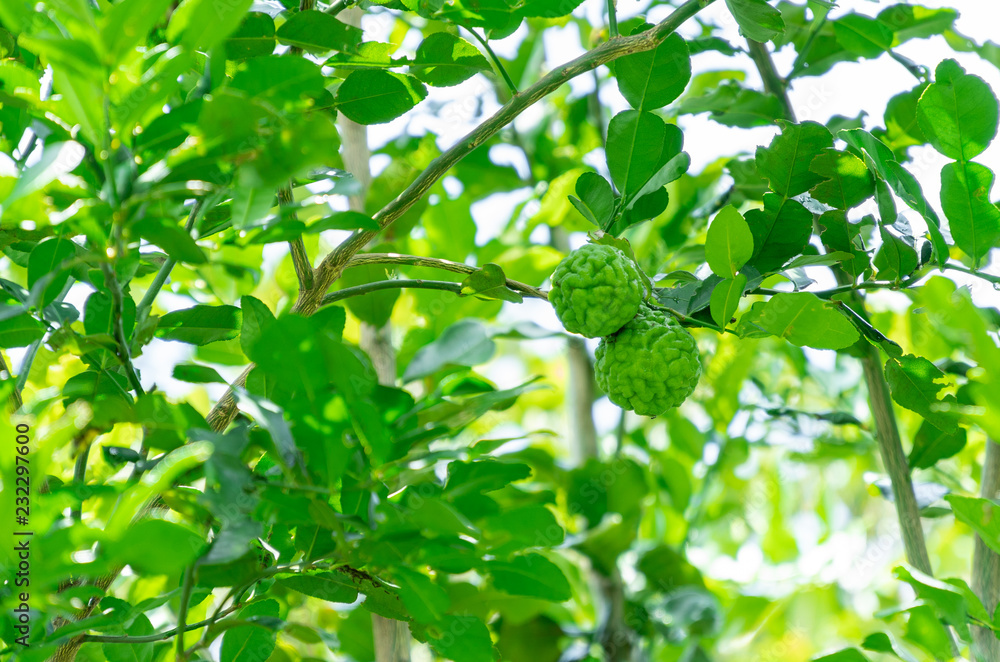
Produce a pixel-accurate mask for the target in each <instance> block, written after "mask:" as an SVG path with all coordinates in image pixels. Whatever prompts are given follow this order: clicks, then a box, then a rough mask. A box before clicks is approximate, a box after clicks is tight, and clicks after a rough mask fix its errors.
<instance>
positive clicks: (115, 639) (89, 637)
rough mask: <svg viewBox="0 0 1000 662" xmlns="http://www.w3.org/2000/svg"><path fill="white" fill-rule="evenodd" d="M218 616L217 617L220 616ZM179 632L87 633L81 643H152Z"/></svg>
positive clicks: (200, 625)
mask: <svg viewBox="0 0 1000 662" xmlns="http://www.w3.org/2000/svg"><path fill="white" fill-rule="evenodd" d="M241 606H244V605H233V606H231V607H230V608H229V609H227V610H225V611H224V612H222V614H220V616H219V617H222V616H228V615H229V614H231V613H233V612H234V611H236V610H237V609H239V608H240V607H241ZM219 617H216V618H219ZM215 620H216V619H215V618H206V619H205V620H203V621H198V622H197V623H188V624H187V625H185V626H184V631H185V632H190V631H191V630H197V629H198V628H203V627H205V626H206V625H211V624H212V623H214V622H215ZM177 633H178V628H171V629H169V630H165V631H163V632H159V633H156V634H145V635H136V636H131V635H111V634H85V635H82V636H81V637H80V643H83V644H85V643H87V642H99V643H105V644H150V643H153V642H156V641H164V640H166V639H171V638H173V637H174V636H176V635H177Z"/></svg>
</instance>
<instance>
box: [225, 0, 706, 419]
mask: <svg viewBox="0 0 1000 662" xmlns="http://www.w3.org/2000/svg"><path fill="white" fill-rule="evenodd" d="M714 1H715V0H688V1H687V2H685V3H684V4H683V5H681V6H680V7H678V8H677V9H675V10H674V12H673V13H671V14H670V16H668V17H667V18H665V19H664V20H663V21H661V22H660V23H658V24H657V25H656V26H655V27H654V28H652V29H651V30H646V31H645V32H640V33H639V34H636V35H632V36H629V37H619V38H618V39H612V40H611V41H608V42H606V43H604V44H601V45H600V46H597V47H596V48H594V49H593V50H591V51H588V52H587V53H584V54H583V55H581V56H580V57H578V58H576V59H575V60H572V61H570V62H568V63H567V64H565V65H563V66H562V67H560V68H558V69H556V70H555V71H552V72H550V73H549V74H548V75H546V76H544V77H543V78H542V79H541V80H540V81H538V82H537V83H535V84H534V85H532V86H531V87H529V88H527V89H526V90H524V91H522V92H520V93H519V94H517V95H516V96H514V97H513V98H512V99H511V100H510V101H508V102H507V103H506V104H505V105H504V107H503V108H501V109H500V110H498V111H497V112H496V113H494V114H493V116H492V117H490V118H489V119H488V120H486V121H485V122H483V123H482V124H480V125H479V126H478V127H476V128H475V129H473V130H472V131H471V132H469V133H468V134H467V135H466V136H465V137H464V138H463V139H462V140H460V141H459V142H458V143H456V144H455V145H453V146H452V147H451V148H450V149H447V150H445V152H444V153H442V154H441V156H439V157H437V158H436V159H434V160H433V161H432V162H431V164H430V165H429V166H428V167H427V169H426V170H424V171H423V172H422V173H420V174H419V175H418V176H417V178H416V179H414V180H413V182H411V183H410V185H409V186H408V187H407V188H406V190H404V191H403V192H402V193H400V194H399V195H398V196H396V198H395V199H394V200H392V201H391V202H390V203H389V204H387V205H386V206H385V207H383V208H382V209H381V210H380V211H379V212H378V213H377V214H375V216H374V217H373V218H374V219H375V221H376V222H378V224H379V226H380V227H381V228H382V229H384V228H386V227H388V226H389V225H391V224H392V223H393V222H394V221H396V219H398V218H399V217H401V216H402V215H403V214H405V213H406V212H407V211H408V210H409V209H410V207H412V206H413V205H414V204H416V202H417V200H419V199H420V198H421V197H422V196H423V195H424V194H425V193H427V192H428V191H429V190H430V189H431V187H432V186H433V185H434V183H435V182H437V180H439V179H440V178H441V177H443V176H444V175H445V173H447V172H448V171H449V170H450V169H451V168H452V167H453V166H454V165H455V164H456V163H458V162H459V161H461V160H462V159H463V158H465V157H466V156H467V155H468V154H469V153H471V152H472V151H473V150H475V149H476V148H477V147H479V146H480V145H482V144H483V143H485V142H486V141H487V140H489V139H490V138H492V137H493V136H495V135H496V134H497V133H498V132H499V131H500V130H501V129H502V128H503V127H505V126H507V125H508V124H510V123H511V122H513V121H514V119H515V118H516V117H517V116H518V115H520V114H521V113H523V112H524V111H525V110H527V109H528V108H530V107H531V106H533V105H534V104H535V103H537V102H538V101H540V100H542V99H544V98H545V97H546V96H548V95H549V94H551V93H552V92H554V91H555V90H557V89H559V88H560V87H561V86H562V85H563V84H565V83H566V82H567V81H569V80H571V79H573V78H575V77H576V76H579V75H580V74H583V73H586V72H588V71H591V70H593V69H596V68H597V67H599V66H601V65H603V64H607V63H608V62H611V61H612V60H616V59H618V58H620V57H623V56H625V55H629V54H632V53H641V52H643V51H648V50H652V49H654V48H656V47H657V46H659V45H660V44H661V43H662V42H663V40H664V39H666V38H667V37H668V36H670V35H671V34H672V33H673V32H674V31H675V30H676V29H677V28H678V27H679V26H680V25H681V24H682V23H684V21H686V20H687V19H689V18H691V17H692V16H694V15H695V14H697V13H698V12H699V11H701V10H702V9H703V8H705V7H707V6H708V5H710V4H712V2H714ZM377 234H378V232H376V231H372V230H367V231H356V232H354V233H353V234H352V235H351V236H350V237H348V238H347V239H346V240H344V241H343V242H342V243H341V244H340V245H339V246H337V248H335V249H334V250H332V251H331V252H330V253H328V254H327V256H326V257H325V258H323V261H322V262H320V264H319V266H318V267H316V270H315V271H314V272H313V274H314V284H313V287H312V288H311V289H310V290H308V291H306V292H302V293H300V295H299V298H298V301H296V302H295V306H294V307H293V309H292V310H293V312H295V313H298V314H300V315H303V316H306V317H308V316H309V315H312V314H313V313H314V312H316V310H317V309H318V308H319V307H320V306H321V305H322V304H323V297H324V296H326V293H327V291H328V290H329V289H330V286H331V285H333V283H334V282H335V281H336V280H337V279H338V278H340V274H341V273H342V272H343V270H344V268H345V267H346V265H347V263H348V261H350V260H351V258H353V257H354V256H355V255H356V254H357V253H358V252H360V251H361V250H362V249H363V248H364V247H365V246H366V245H367V244H368V242H370V241H371V240H372V239H374V238H375V236H376V235H377ZM251 369H253V366H252V365H251V366H249V367H248V368H247V369H246V370H244V371H243V374H242V375H240V376H239V377H238V378H237V379H236V381H235V382H233V385H234V386H242V385H243V384H244V383H245V382H246V378H247V375H248V374H249V373H250V370H251ZM234 416H236V398H235V395H234V392H233V390H232V388H230V389H229V390H228V391H226V393H225V395H223V396H222V398H221V399H220V400H219V401H218V402H217V403H216V404H215V407H213V408H212V411H210V412H209V414H208V422H209V423H210V424H211V425H212V429H213V430H216V431H221V430H224V429H225V428H226V427H227V426H228V425H229V422H230V421H232V420H233V417H234Z"/></svg>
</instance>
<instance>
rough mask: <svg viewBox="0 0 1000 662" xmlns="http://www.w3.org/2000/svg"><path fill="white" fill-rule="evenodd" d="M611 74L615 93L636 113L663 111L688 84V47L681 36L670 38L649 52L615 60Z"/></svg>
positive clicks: (689, 61) (689, 76)
mask: <svg viewBox="0 0 1000 662" xmlns="http://www.w3.org/2000/svg"><path fill="white" fill-rule="evenodd" d="M644 27H645V26H644ZM637 33H638V32H633V33H632V34H637ZM614 71H615V78H616V79H617V80H618V89H619V91H621V93H622V96H623V97H625V100H626V101H628V103H629V105H630V106H632V107H633V108H635V109H636V110H656V109H657V108H662V107H664V106H666V105H667V104H668V103H670V102H671V101H673V100H674V99H676V98H677V97H679V96H680V95H681V93H682V92H683V91H684V88H685V87H687V84H688V81H689V80H691V58H690V56H689V55H688V47H687V43H685V41H684V39H682V38H681V37H680V35H678V34H676V33H674V34H671V35H670V36H668V37H667V38H666V39H665V40H664V41H663V42H662V43H661V44H660V45H659V46H657V47H656V48H655V49H653V50H651V51H643V52H641V53H633V54H631V55H626V56H625V57H623V58H621V59H619V60H617V61H616V62H615V69H614Z"/></svg>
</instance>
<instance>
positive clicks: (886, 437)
mask: <svg viewBox="0 0 1000 662" xmlns="http://www.w3.org/2000/svg"><path fill="white" fill-rule="evenodd" d="M747 45H748V46H749V48H750V57H751V58H752V59H753V61H754V65H756V67H757V70H758V72H759V73H760V77H761V79H762V80H763V81H764V88H765V90H766V91H767V92H769V93H771V94H773V95H775V96H776V97H778V99H780V100H781V103H782V105H783V107H784V109H785V112H786V113H787V115H788V119H790V120H791V121H793V122H795V121H796V118H795V112H794V111H793V110H792V105H791V102H790V101H789V98H788V80H787V79H783V78H781V76H779V75H778V73H777V70H776V69H775V66H774V60H773V59H772V58H771V52H770V50H768V48H767V45H766V44H762V43H760V42H756V41H753V40H750V39H748V40H747ZM789 78H791V74H790V75H789ZM833 272H834V276H836V278H837V282H838V283H839V284H841V285H846V284H853V282H854V281H853V279H852V278H850V277H849V276H848V275H847V274H846V273H845V272H844V270H843V269H841V268H839V267H833ZM852 298H853V301H852V302H851V303H852V306H851V307H852V308H854V309H855V310H856V311H857V313H858V314H859V315H861V316H862V317H864V318H866V319H867V317H868V313H867V311H866V309H865V302H864V298H863V297H862V296H861V294H860V293H858V292H855V293H854V296H853V297H852ZM861 367H862V369H863V371H864V375H865V383H866V385H867V387H868V402H869V406H870V407H871V411H872V416H873V417H874V419H875V437H876V441H877V443H878V449H879V455H880V456H881V457H882V465H883V466H884V467H885V471H886V473H887V474H889V481H890V482H891V484H892V494H893V499H894V506H895V508H896V517H897V518H898V520H899V529H900V534H901V536H902V538H903V547H904V549H905V551H906V559H907V561H909V562H910V564H911V565H912V566H913V567H914V568H916V569H917V570H919V571H920V572H923V573H924V574H926V575H930V576H933V572H932V571H931V561H930V556H929V555H928V553H927V543H926V541H925V540H924V530H923V523H922V521H921V519H920V508H919V507H918V506H917V497H916V495H915V494H914V492H913V479H912V477H911V476H910V466H909V463H908V462H907V460H906V453H904V452H903V442H902V440H901V439H900V435H899V425H898V424H897V423H896V414H895V412H894V411H893V408H892V398H891V397H890V395H889V384H888V383H887V382H886V380H885V374H884V373H883V372H882V357H881V355H880V354H879V350H878V348H877V347H875V346H874V345H868V348H867V351H866V352H865V355H864V356H863V357H862V358H861ZM949 639H950V643H951V648H952V651H954V653H955V654H956V655H957V654H958V647H957V644H956V640H955V636H954V633H953V632H951V631H950V630H949Z"/></svg>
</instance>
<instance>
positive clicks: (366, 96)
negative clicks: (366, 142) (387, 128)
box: [337, 69, 427, 125]
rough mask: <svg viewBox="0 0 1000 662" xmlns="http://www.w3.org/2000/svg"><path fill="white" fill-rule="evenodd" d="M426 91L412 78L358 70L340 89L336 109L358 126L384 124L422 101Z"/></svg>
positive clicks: (377, 71) (350, 75)
mask: <svg viewBox="0 0 1000 662" xmlns="http://www.w3.org/2000/svg"><path fill="white" fill-rule="evenodd" d="M426 96H427V88H425V87H424V86H423V84H422V83H421V82H420V81H418V80H417V79H416V78H414V77H412V76H405V75H403V74H396V73H390V72H387V71H379V70H377V69H358V70H357V71H352V72H351V73H350V74H349V75H348V76H347V78H346V79H344V82H343V83H341V84H340V87H339V88H338V89H337V109H338V110H339V111H340V112H342V113H344V115H346V116H347V117H348V118H349V119H352V120H354V121H355V122H357V123H358V124H366V125H367V124H384V123H385V122H390V121H392V120H394V119H396V118H397V117H399V116H400V115H403V114H405V113H406V112H407V111H409V110H410V109H411V108H413V107H414V106H416V105H417V104H418V103H420V102H421V101H423V99H424V97H426Z"/></svg>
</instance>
